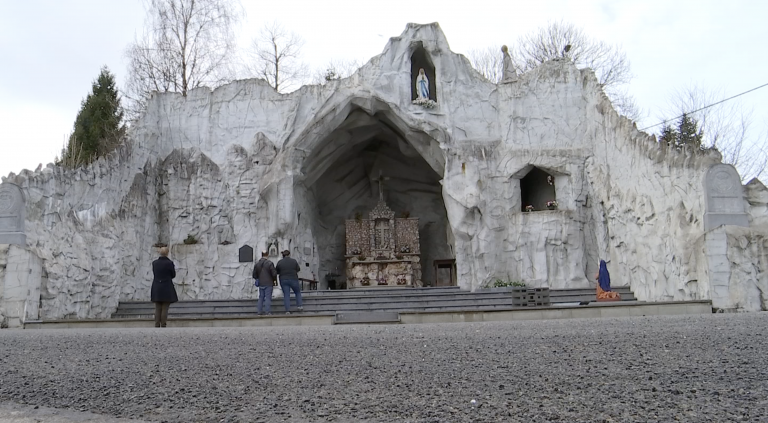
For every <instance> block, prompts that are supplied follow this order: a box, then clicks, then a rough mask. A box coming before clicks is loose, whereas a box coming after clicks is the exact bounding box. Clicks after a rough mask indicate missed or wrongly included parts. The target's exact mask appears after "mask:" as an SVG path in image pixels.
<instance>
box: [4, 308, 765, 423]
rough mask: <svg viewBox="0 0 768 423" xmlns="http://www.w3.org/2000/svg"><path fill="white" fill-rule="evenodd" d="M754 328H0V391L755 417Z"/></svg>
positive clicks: (342, 410) (203, 413)
mask: <svg viewBox="0 0 768 423" xmlns="http://www.w3.org/2000/svg"><path fill="white" fill-rule="evenodd" d="M766 328H768V313H753V314H738V315H727V314H718V315H698V316H679V317H672V316H659V317H637V318H617V319H586V320H557V321H525V322H522V321H521V322H499V323H472V324H469V323H468V324H440V325H408V326H331V327H316V328H311V327H285V328H277V327H265V328H226V329H216V328H205V329H200V328H197V329H177V328H165V329H154V328H151V329H119V330H104V329H90V330H88V329H82V330H75V329H71V330H60V331H50V330H26V331H20V330H17V331H11V330H2V331H0V403H3V402H5V403H6V404H7V402H9V401H10V402H13V403H16V404H28V405H33V406H34V405H37V406H40V407H44V408H45V407H52V408H55V409H58V410H65V411H66V410H69V411H73V412H74V411H84V412H91V413H97V414H100V415H106V416H112V417H117V418H131V419H139V420H145V421H168V422H250V421H270V422H271V421H287V422H301V421H319V422H325V421H334V422H352V421H368V422H393V421H410V422H444V421H449V422H463V421H466V422H469V421H504V422H507V421H520V422H547V421H552V422H579V421H584V422H587V421H589V422H592V421H609V422H635V421H637V422H646V421H675V420H678V421H690V422H702V421H703V422H707V421H711V422H723V421H754V422H758V421H768V354H766V351H768V331H766ZM266 357H270V358H269V359H267V358H266ZM46 409H47V408H46ZM3 410H4V408H0V413H2V412H3ZM2 417H6V418H7V416H2ZM7 421H8V422H14V420H7ZM18 421H20V422H25V423H26V421H25V420H18ZM29 421H36V420H29ZM39 421H43V422H54V421H56V420H39ZM60 421H62V422H66V420H60ZM73 421H76V420H73ZM0 422H3V421H2V420H0Z"/></svg>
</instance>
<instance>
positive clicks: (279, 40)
mask: <svg viewBox="0 0 768 423" xmlns="http://www.w3.org/2000/svg"><path fill="white" fill-rule="evenodd" d="M303 45H304V40H302V38H301V37H300V36H299V35H298V34H296V33H294V32H290V31H288V30H286V29H285V28H284V27H283V26H282V25H280V24H279V23H277V22H273V23H271V24H268V25H265V26H264V28H262V29H261V32H260V33H259V36H258V37H256V38H255V39H254V40H253V44H252V48H251V56H252V58H253V59H254V63H253V64H248V65H247V66H246V68H247V71H248V72H249V73H251V74H252V75H256V76H258V77H259V78H263V79H265V80H266V81H267V83H268V84H269V85H271V86H272V87H273V88H274V89H275V91H279V92H287V91H291V90H292V89H296V88H298V87H299V86H301V84H303V83H304V82H305V79H306V77H307V75H308V73H309V71H308V67H307V65H306V64H304V63H303V62H301V58H300V54H301V47H302V46H303Z"/></svg>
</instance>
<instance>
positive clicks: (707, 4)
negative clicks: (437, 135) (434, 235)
mask: <svg viewBox="0 0 768 423" xmlns="http://www.w3.org/2000/svg"><path fill="white" fill-rule="evenodd" d="M242 3H243V6H244V8H245V11H246V16H245V19H244V21H243V23H242V24H241V25H240V27H239V29H238V34H239V37H238V42H239V43H240V44H241V45H242V46H245V45H246V44H248V43H249V42H250V40H251V39H252V38H253V37H254V36H255V35H256V34H257V32H258V29H259V28H260V27H262V26H263V25H264V24H265V23H268V22H273V21H278V22H280V23H282V24H283V25H284V26H285V27H286V28H288V29H290V30H293V31H295V32H297V33H299V34H300V35H301V36H303V37H304V39H305V41H306V42H305V45H304V48H303V53H304V60H305V61H306V62H307V63H308V64H309V65H310V66H312V67H315V68H319V67H322V66H323V65H324V64H326V63H327V62H328V61H329V60H331V59H340V60H353V59H356V60H359V61H360V62H366V61H367V60H368V59H370V58H371V57H373V56H375V55H377V54H379V53H381V51H382V50H383V48H384V46H385V44H386V42H387V40H388V38H389V37H393V36H398V35H400V33H401V32H402V31H403V29H404V28H405V25H406V24H407V23H408V22H416V23H429V22H439V23H440V26H441V27H442V29H443V31H444V32H445V34H446V37H447V38H448V42H449V44H450V46H451V49H452V50H453V51H454V52H457V53H467V52H468V51H470V50H471V49H473V48H478V47H485V46H488V45H498V44H513V43H514V41H515V40H516V39H517V37H518V36H519V35H521V34H523V33H526V32H529V31H531V30H533V29H536V28H538V27H541V26H544V25H546V24H547V23H548V22H549V21H553V20H564V21H567V22H571V23H574V24H575V25H577V26H580V27H582V28H583V29H584V30H585V31H586V32H587V33H588V34H589V35H591V36H593V37H594V38H597V39H600V40H604V41H608V42H611V43H615V44H619V45H620V46H621V47H622V48H623V49H624V51H626V53H627V55H628V57H629V60H630V62H631V66H632V73H633V75H634V79H633V81H632V82H631V84H630V86H629V91H630V94H632V95H633V96H634V97H635V98H636V99H637V102H638V104H639V105H640V107H642V108H643V109H645V111H646V112H647V115H648V117H647V118H645V119H644V120H643V121H642V122H641V123H640V127H641V128H642V127H644V126H648V125H652V124H655V123H657V122H658V121H659V119H661V118H662V117H664V113H663V112H662V110H663V109H664V108H665V107H667V102H668V98H669V95H670V93H671V92H672V91H674V90H675V89H676V88H682V87H686V86H689V85H691V84H698V85H700V86H704V87H707V88H709V89H713V90H722V92H723V93H724V94H725V95H733V94H738V93H740V92H743V91H746V90H749V89H751V88H754V87H757V86H759V85H762V84H765V83H768V54H766V47H765V43H766V42H767V40H768V24H766V22H765V20H766V16H768V2H764V1H748V0H731V1H722V0H720V1H702V0H698V1H682V0H674V1H670V0H645V1H636V0H607V1H592V0H579V1H564V0H562V1H556V0H552V1H547V0H536V1H531V0H528V1H513V0H503V1H483V0H473V1H467V0H460V1H453V0H436V1H433V0H418V1H396V0H388V1H383V2H371V1H364V0H303V1H302V0H280V1H263V0H262V1H254V0H242ZM144 19H145V11H144V5H143V3H142V2H141V1H140V0H0V143H2V144H1V146H0V147H1V148H0V175H3V176H5V175H7V174H8V173H9V172H16V173H18V172H19V171H20V170H21V169H23V168H28V169H34V168H35V167H37V165H38V164H39V163H42V164H43V165H44V166H45V164H47V163H49V162H52V161H53V159H54V157H55V156H56V155H57V154H58V153H59V152H60V151H61V147H62V145H63V144H64V141H65V140H66V138H67V136H68V134H69V133H70V132H71V131H72V126H73V123H74V120H75V116H76V115H77V112H78V110H79V109H80V102H81V101H82V99H83V98H84V97H85V96H86V95H87V94H88V92H89V91H90V87H91V82H92V81H93V80H94V79H95V77H96V76H97V75H98V73H99V69H100V68H101V66H103V65H107V66H108V67H109V68H110V70H112V72H113V73H115V75H116V76H117V81H118V85H119V86H122V84H123V82H124V81H125V72H126V70H125V65H126V63H125V59H124V57H123V52H124V50H125V47H126V46H127V45H128V44H129V43H130V42H131V41H132V40H133V39H134V37H135V35H136V34H138V33H140V32H141V30H142V27H143V24H144ZM739 101H741V102H742V103H743V105H744V106H745V107H747V108H754V114H753V121H754V122H753V125H754V130H756V131H761V132H763V133H768V125H767V124H766V122H768V87H766V88H763V89H761V90H757V91H755V92H753V93H750V94H747V95H745V96H742V97H741V98H740V99H739ZM668 117H672V116H668ZM764 179H765V178H764Z"/></svg>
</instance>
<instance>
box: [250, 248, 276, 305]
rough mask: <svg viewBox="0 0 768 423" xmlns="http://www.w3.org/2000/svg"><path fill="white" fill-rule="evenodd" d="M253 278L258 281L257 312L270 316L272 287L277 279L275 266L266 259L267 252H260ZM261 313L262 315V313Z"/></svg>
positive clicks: (254, 267)
mask: <svg viewBox="0 0 768 423" xmlns="http://www.w3.org/2000/svg"><path fill="white" fill-rule="evenodd" d="M253 278H254V279H256V280H257V281H258V287H259V302H258V307H257V311H258V313H259V315H261V314H272V287H273V286H274V285H275V280H276V279H277V271H276V270H275V265H274V264H273V263H272V261H270V260H269V259H268V258H267V252H266V251H262V252H261V260H259V261H258V262H256V266H253ZM262 311H263V312H264V313H262Z"/></svg>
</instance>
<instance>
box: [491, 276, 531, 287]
mask: <svg viewBox="0 0 768 423" xmlns="http://www.w3.org/2000/svg"><path fill="white" fill-rule="evenodd" d="M509 287H514V288H525V282H522V281H518V280H511V279H508V280H506V281H505V280H502V279H500V278H496V279H495V280H494V281H493V282H491V283H489V284H488V288H509Z"/></svg>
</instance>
